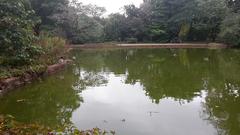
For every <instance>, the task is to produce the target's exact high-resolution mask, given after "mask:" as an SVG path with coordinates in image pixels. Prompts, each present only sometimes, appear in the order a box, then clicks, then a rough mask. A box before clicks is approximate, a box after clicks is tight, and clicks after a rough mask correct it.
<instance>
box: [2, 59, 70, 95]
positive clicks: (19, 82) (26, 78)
mask: <svg viewBox="0 0 240 135" xmlns="http://www.w3.org/2000/svg"><path fill="white" fill-rule="evenodd" d="M71 63H72V60H62V61H61V62H60V63H57V64H54V65H50V66H48V67H47V70H46V71H45V72H39V73H31V74H30V73H25V74H24V75H22V76H19V77H11V78H7V79H3V80H0V95H2V94H4V93H6V92H8V91H10V90H13V89H15V88H18V87H20V86H23V85H26V84H29V83H31V82H32V81H34V80H36V79H38V78H39V77H43V76H48V75H52V74H55V73H57V72H59V71H61V70H63V69H64V68H65V67H66V66H67V65H69V64H71Z"/></svg>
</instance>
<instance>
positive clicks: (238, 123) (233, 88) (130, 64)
mask: <svg viewBox="0 0 240 135" xmlns="http://www.w3.org/2000/svg"><path fill="white" fill-rule="evenodd" d="M239 54H240V53H239V51H237V50H223V51H222V50H206V49H202V50H201V49H198V50H195V49H191V50H186V49H180V50H175V49H131V50H124V49H123V50H117V51H115V50H108V51H105V50H101V51H89V52H82V53H81V54H80V53H79V54H78V55H79V56H78V57H79V58H80V59H81V60H80V63H79V66H78V67H81V68H80V69H81V70H79V71H85V72H88V73H89V75H86V78H88V79H84V78H85V77H84V76H82V75H81V77H82V78H83V80H85V81H82V83H85V84H87V85H83V84H81V86H91V85H93V86H94V85H95V83H89V82H91V81H93V82H95V81H94V80H98V81H97V82H103V81H99V80H104V78H103V77H98V76H101V75H103V73H102V72H104V73H105V74H106V73H109V72H114V74H115V75H118V74H121V75H122V74H125V75H126V80H125V83H127V84H135V83H137V82H139V83H140V84H141V85H142V86H143V88H144V90H145V91H146V95H147V96H149V97H150V98H151V99H152V100H153V102H154V103H159V102H160V100H161V99H162V98H173V99H175V100H177V101H180V102H181V103H182V102H185V101H191V100H192V99H193V98H194V97H196V96H200V95H201V93H200V91H201V90H206V92H207V94H206V101H205V102H203V110H204V111H203V113H202V117H203V118H204V119H206V120H208V121H210V122H211V123H212V124H213V125H214V126H215V127H216V128H218V131H219V134H230V135H237V134H238V133H240V107H239V105H240V88H239V86H240V76H239V74H240V70H239V69H240V63H239V59H240V55H239ZM88 76H91V77H92V78H93V79H89V77H88ZM91 77H90V78H91ZM95 78H98V79H95ZM88 80H90V81H88ZM97 84H98V83H97ZM100 84H101V83H100Z"/></svg>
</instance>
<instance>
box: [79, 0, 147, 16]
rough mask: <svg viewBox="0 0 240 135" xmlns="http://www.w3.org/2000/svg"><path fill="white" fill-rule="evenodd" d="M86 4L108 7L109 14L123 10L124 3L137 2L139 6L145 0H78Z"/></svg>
mask: <svg viewBox="0 0 240 135" xmlns="http://www.w3.org/2000/svg"><path fill="white" fill-rule="evenodd" d="M78 1H80V2H83V3H84V4H95V5H98V6H101V7H105V8H106V9H107V14H110V13H115V12H119V11H121V8H122V7H123V6H124V5H129V4H135V5H136V6H139V5H140V3H142V1H143V0H78Z"/></svg>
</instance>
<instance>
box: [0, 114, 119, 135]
mask: <svg viewBox="0 0 240 135" xmlns="http://www.w3.org/2000/svg"><path fill="white" fill-rule="evenodd" d="M0 133H1V134H3V135H7V134H9V135H37V134H41V135H107V134H108V135H114V134H115V133H114V131H111V132H106V131H101V130H100V129H99V128H94V129H91V130H86V131H80V130H78V129H76V128H75V127H71V126H70V127H63V128H58V129H57V130H53V129H51V128H48V127H45V126H42V125H39V124H23V123H20V122H17V121H15V120H14V117H13V116H11V115H8V116H0Z"/></svg>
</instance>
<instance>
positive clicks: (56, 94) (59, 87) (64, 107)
mask: <svg viewBox="0 0 240 135" xmlns="http://www.w3.org/2000/svg"><path fill="white" fill-rule="evenodd" d="M68 74H71V70H66V72H64V73H61V74H59V75H56V76H51V77H49V78H47V79H44V80H43V81H40V82H39V81H37V82H35V83H33V84H30V85H27V86H26V87H23V88H20V89H19V90H17V91H14V92H11V93H9V94H7V95H5V96H4V97H3V98H1V99H0V102H1V105H0V112H1V114H4V115H8V114H9V115H12V116H14V117H15V118H16V120H17V121H20V122H26V123H38V124H44V125H47V126H51V127H56V126H63V125H66V124H70V123H71V121H70V118H71V116H72V112H73V111H74V110H75V109H76V108H78V107H79V106H80V102H81V101H82V99H81V97H79V96H78V95H77V93H76V92H75V91H73V90H72V89H71V84H73V83H74V82H76V81H77V77H76V76H72V75H71V76H68Z"/></svg>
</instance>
